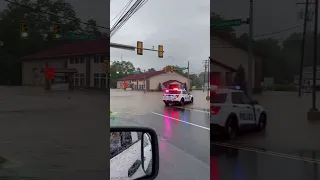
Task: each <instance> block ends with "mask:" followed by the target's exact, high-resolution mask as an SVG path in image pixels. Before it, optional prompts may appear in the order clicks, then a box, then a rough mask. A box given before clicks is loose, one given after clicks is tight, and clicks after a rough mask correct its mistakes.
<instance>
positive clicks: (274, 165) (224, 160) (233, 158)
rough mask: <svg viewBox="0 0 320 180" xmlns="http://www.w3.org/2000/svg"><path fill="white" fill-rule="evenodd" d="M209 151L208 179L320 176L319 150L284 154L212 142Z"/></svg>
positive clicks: (308, 178) (298, 179) (296, 179)
mask: <svg viewBox="0 0 320 180" xmlns="http://www.w3.org/2000/svg"><path fill="white" fill-rule="evenodd" d="M210 154H211V157H210V161H211V163H210V165H211V167H210V168H211V180H234V179H239V180H256V179H259V180H270V179H290V180H301V179H304V180H319V179H320V160H317V158H318V159H319V158H320V152H312V151H310V152H297V153H296V155H286V154H279V153H276V152H272V151H264V150H261V151H259V150H252V149H245V148H240V147H227V146H223V145H214V144H212V145H211V152H210ZM305 155H306V156H307V157H309V156H311V157H312V158H307V157H305Z"/></svg>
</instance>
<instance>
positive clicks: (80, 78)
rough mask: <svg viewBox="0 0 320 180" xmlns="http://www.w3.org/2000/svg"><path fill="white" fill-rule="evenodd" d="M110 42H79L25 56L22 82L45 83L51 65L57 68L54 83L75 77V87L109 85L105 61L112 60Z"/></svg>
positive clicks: (26, 83)
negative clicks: (44, 69) (45, 71)
mask: <svg viewBox="0 0 320 180" xmlns="http://www.w3.org/2000/svg"><path fill="white" fill-rule="evenodd" d="M109 43H110V42H109V40H90V41H88V40H86V41H77V42H73V43H69V44H64V45H60V46H58V47H56V48H52V49H48V50H45V51H43V52H39V53H36V54H32V55H29V56H25V57H23V58H22V84H23V85H44V83H45V77H44V73H43V68H45V67H46V66H48V67H53V68H55V79H54V80H53V82H54V83H63V82H66V81H68V79H70V78H73V84H74V86H75V87H84V88H92V87H95V88H106V87H108V85H107V83H108V81H107V74H106V67H105V66H104V64H103V60H105V59H109V58H108V55H109V49H110V45H109ZM70 75H71V76H70Z"/></svg>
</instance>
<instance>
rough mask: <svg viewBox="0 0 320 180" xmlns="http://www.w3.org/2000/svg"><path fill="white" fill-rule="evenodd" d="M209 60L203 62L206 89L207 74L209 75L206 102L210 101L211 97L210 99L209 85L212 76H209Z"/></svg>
mask: <svg viewBox="0 0 320 180" xmlns="http://www.w3.org/2000/svg"><path fill="white" fill-rule="evenodd" d="M209 62H210V61H209V60H203V62H202V63H204V81H203V82H204V85H203V87H205V83H206V74H207V73H208V78H207V79H208V82H207V97H206V100H210V97H209V87H210V86H209V85H210V82H209V77H210V75H209V73H210V71H209ZM207 68H208V72H207ZM203 92H204V89H203Z"/></svg>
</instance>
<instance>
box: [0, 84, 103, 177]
mask: <svg viewBox="0 0 320 180" xmlns="http://www.w3.org/2000/svg"><path fill="white" fill-rule="evenodd" d="M108 98H109V97H108V96H107V95H103V93H98V94H96V95H95V94H92V93H87V92H81V93H77V92H74V93H72V94H70V92H52V93H44V92H43V90H42V89H41V88H32V87H3V86H1V87H0V156H3V157H4V158H6V159H7V161H6V162H5V163H3V164H2V166H1V168H0V179H1V180H2V179H5V180H7V179H8V180H9V179H10V180H15V179H19V180H20V179H28V180H30V179H41V180H42V179H43V180H50V179H61V180H70V179H78V180H82V179H83V180H87V179H107V178H108V177H109V169H108V165H109V144H108V142H109V137H108V131H109V119H108V116H109V110H108V109H109V102H108Z"/></svg>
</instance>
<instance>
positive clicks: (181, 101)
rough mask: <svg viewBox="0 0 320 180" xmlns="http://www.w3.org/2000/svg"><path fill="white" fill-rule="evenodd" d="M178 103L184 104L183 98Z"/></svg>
mask: <svg viewBox="0 0 320 180" xmlns="http://www.w3.org/2000/svg"><path fill="white" fill-rule="evenodd" d="M180 104H181V106H184V99H183V98H182V99H181V100H180Z"/></svg>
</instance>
